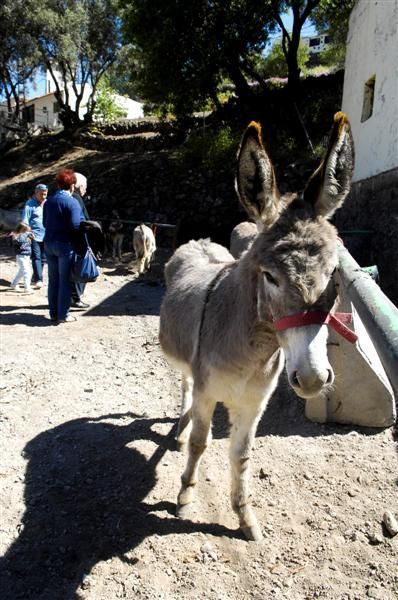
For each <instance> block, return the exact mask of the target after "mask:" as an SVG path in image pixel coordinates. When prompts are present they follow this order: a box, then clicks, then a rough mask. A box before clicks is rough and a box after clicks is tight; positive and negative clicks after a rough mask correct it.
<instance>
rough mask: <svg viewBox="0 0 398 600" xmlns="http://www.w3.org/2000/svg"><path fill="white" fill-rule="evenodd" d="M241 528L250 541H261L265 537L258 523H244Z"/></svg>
mask: <svg viewBox="0 0 398 600" xmlns="http://www.w3.org/2000/svg"><path fill="white" fill-rule="evenodd" d="M240 529H241V531H242V533H243V535H244V536H245V538H246V539H247V540H248V541H249V542H260V541H261V540H262V539H263V534H262V533H261V529H260V527H259V525H258V523H255V524H254V525H244V526H243V525H242V526H241V528H240Z"/></svg>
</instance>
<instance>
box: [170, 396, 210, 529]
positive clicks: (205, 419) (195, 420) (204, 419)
mask: <svg viewBox="0 0 398 600" xmlns="http://www.w3.org/2000/svg"><path fill="white" fill-rule="evenodd" d="M214 407H215V402H214V401H212V400H210V399H209V398H207V397H205V396H204V395H203V394H200V393H198V392H197V391H196V390H195V388H194V390H193V404H192V431H191V435H190V438H189V456H188V462H187V466H186V468H185V471H184V473H183V474H182V477H181V483H182V485H181V489H180V493H179V494H178V499H177V516H179V517H184V516H185V514H186V513H187V510H186V508H187V506H188V505H189V504H190V502H192V499H193V492H194V487H195V485H196V483H197V480H198V469H199V463H200V459H201V458H202V454H203V452H204V450H205V449H206V447H207V445H208V443H209V441H210V439H211V431H210V424H211V419H212V416H213V412H214Z"/></svg>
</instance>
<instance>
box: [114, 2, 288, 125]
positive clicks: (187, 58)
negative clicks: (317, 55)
mask: <svg viewBox="0 0 398 600" xmlns="http://www.w3.org/2000/svg"><path fill="white" fill-rule="evenodd" d="M121 3H122V5H123V6H124V12H123V21H124V30H125V35H126V38H127V39H128V40H129V41H130V42H131V43H133V44H134V45H135V48H136V51H137V66H138V70H137V72H136V73H135V76H136V77H137V79H138V81H139V88H140V94H141V96H143V97H145V98H146V99H147V100H149V101H150V102H153V103H155V104H159V105H165V106H172V107H173V111H174V113H175V114H177V115H181V114H182V115H184V114H190V113H192V112H193V111H195V110H198V109H199V108H200V107H201V106H203V104H205V103H206V101H207V100H208V99H211V100H213V102H215V103H217V100H218V99H217V90H218V85H219V83H220V82H221V81H222V80H223V78H225V77H227V78H228V79H229V80H230V81H233V82H234V84H235V86H236V89H237V90H238V93H239V94H243V93H244V92H245V91H246V92H247V91H250V88H249V85H248V79H249V78H250V77H251V73H252V69H253V64H252V61H251V56H252V54H253V53H259V52H261V51H262V49H263V48H264V44H265V43H266V41H267V37H268V31H269V30H270V29H271V28H273V27H274V26H275V24H274V23H273V22H272V20H271V1H270V0H266V1H263V2H258V0H232V1H231V2H227V3H226V2H224V1H223V0H214V1H212V2H203V0H192V1H191V2H181V1H180V2H165V1H164V0H136V1H135V2H134V3H131V2H130V1H129V0H122V2H121ZM273 4H277V5H279V4H280V2H279V1H276V2H273Z"/></svg>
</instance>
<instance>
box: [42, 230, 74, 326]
mask: <svg viewBox="0 0 398 600" xmlns="http://www.w3.org/2000/svg"><path fill="white" fill-rule="evenodd" d="M44 248H45V251H46V256H47V265H48V305H49V309H50V318H51V319H53V320H57V319H58V320H63V319H66V317H67V315H68V311H69V307H70V302H71V291H72V290H71V284H70V271H71V266H72V258H73V248H72V244H71V243H70V242H56V241H53V242H45V245H44Z"/></svg>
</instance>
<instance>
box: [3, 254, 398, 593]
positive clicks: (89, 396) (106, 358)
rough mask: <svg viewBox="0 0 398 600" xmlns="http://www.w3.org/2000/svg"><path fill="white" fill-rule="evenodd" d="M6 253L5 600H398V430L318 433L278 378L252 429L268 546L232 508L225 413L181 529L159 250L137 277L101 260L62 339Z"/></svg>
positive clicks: (179, 457) (175, 383)
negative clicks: (246, 532) (14, 283)
mask: <svg viewBox="0 0 398 600" xmlns="http://www.w3.org/2000/svg"><path fill="white" fill-rule="evenodd" d="M0 251H1V259H2V263H1V280H0V294H1V295H0V297H1V309H2V321H1V351H2V361H1V369H2V376H1V400H0V411H1V438H0V453H1V470H0V476H1V479H0V481H1V497H0V506H1V517H0V546H1V551H2V554H4V556H3V558H2V559H1V580H0V589H1V598H2V599H3V600H14V599H19V598H22V599H35V600H39V599H40V600H69V599H80V600H105V599H106V600H115V599H117V598H128V599H133V598H134V599H135V598H139V599H148V600H153V599H159V600H160V599H162V600H171V599H174V598H176V599H180V598H181V599H182V598H192V599H199V598H201V599H202V598H206V599H214V600H217V599H219V600H226V599H228V600H231V599H237V600H240V599H245V598H254V599H258V600H260V599H261V600H264V599H265V600H268V599H273V598H276V599H278V598H284V599H292V600H304V599H307V598H308V599H310V598H326V599H328V600H337V599H339V600H343V599H344V600H361V599H363V598H374V599H379V600H393V599H396V598H398V567H397V565H398V535H396V536H395V537H391V536H390V535H389V534H388V532H387V531H386V530H385V528H384V527H383V525H382V520H383V514H384V512H385V511H386V510H389V511H391V512H392V513H394V514H395V517H396V518H398V500H397V498H398V487H397V483H398V481H397V458H398V457H397V444H396V440H394V433H393V431H392V429H386V430H369V429H359V428H351V427H347V426H333V425H319V424H315V423H311V422H309V421H307V420H306V419H305V417H304V412H303V404H302V403H301V401H299V400H298V399H297V398H296V397H294V395H292V394H291V393H290V392H289V391H288V390H287V388H286V385H285V384H284V382H283V381H282V382H281V385H280V386H279V389H278V390H277V392H276V394H275V395H274V397H273V398H272V400H271V402H270V404H269V407H268V409H267V411H266V413H265V415H264V417H263V419H262V421H261V423H260V426H259V430H258V433H257V438H256V448H255V450H254V453H253V460H252V476H251V490H252V498H253V504H254V506H255V510H256V512H257V515H258V518H259V521H260V523H261V524H262V527H263V532H264V540H263V541H262V542H261V543H254V542H250V543H249V542H246V541H245V540H244V539H243V538H242V536H241V534H240V532H239V530H238V529H237V520H236V518H235V515H234V514H233V513H232V511H231V509H230V505H229V468H228V438H227V435H228V425H227V417H226V414H225V412H224V411H223V410H222V409H221V407H220V408H219V409H217V411H216V415H215V418H214V427H213V438H214V439H213V442H212V445H211V446H210V447H209V448H208V450H207V452H206V454H205V456H204V459H203V462H202V465H201V480H200V482H199V484H198V486H197V496H196V501H195V503H194V505H193V508H192V515H191V519H190V520H184V521H182V520H178V519H176V517H175V516H174V512H175V500H176V496H177V492H178V489H179V478H180V475H181V473H182V470H183V466H184V462H185V457H184V455H183V454H181V453H177V452H176V451H175V448H174V435H175V430H176V419H177V415H178V406H179V377H178V375H177V374H176V373H174V372H173V371H172V370H171V368H170V367H169V366H168V364H167V363H166V361H165V359H164V358H163V356H162V354H161V352H160V349H159V344H158V340H157V331H158V320H159V318H158V315H159V306H160V302H161V298H162V295H163V292H164V289H163V285H162V282H161V269H162V258H163V255H162V253H161V252H160V253H158V257H157V263H156V264H155V266H154V270H153V272H152V273H150V274H148V275H146V276H144V277H142V278H140V279H138V278H137V277H136V275H135V274H134V273H133V271H132V270H131V269H130V268H129V267H128V264H127V262H126V263H123V264H115V265H113V264H111V263H105V264H104V265H103V269H102V274H101V276H100V278H99V280H98V281H97V282H96V283H94V284H89V286H88V287H87V292H86V300H87V301H88V302H90V304H91V307H90V309H89V310H87V311H86V312H84V313H83V312H80V313H79V318H78V321H77V322H75V323H68V324H62V325H58V326H55V325H52V324H51V323H50V321H49V320H47V318H46V317H47V316H48V311H47V301H46V287H44V288H43V289H42V290H38V291H35V293H34V294H33V295H24V294H23V293H22V292H12V291H10V290H9V282H10V279H11V277H12V274H13V272H14V269H15V262H14V260H15V259H14V258H13V256H12V253H11V250H10V249H9V248H8V247H6V246H4V245H3V246H2V247H1V248H0ZM128 258H129V257H128V256H125V260H126V261H127V259H128ZM76 314H77V313H76Z"/></svg>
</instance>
